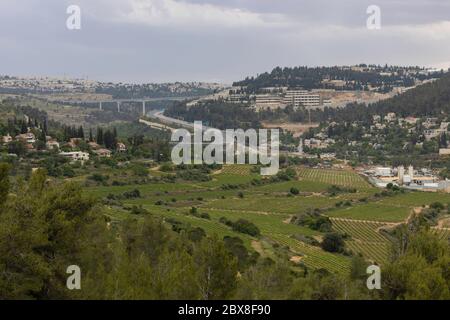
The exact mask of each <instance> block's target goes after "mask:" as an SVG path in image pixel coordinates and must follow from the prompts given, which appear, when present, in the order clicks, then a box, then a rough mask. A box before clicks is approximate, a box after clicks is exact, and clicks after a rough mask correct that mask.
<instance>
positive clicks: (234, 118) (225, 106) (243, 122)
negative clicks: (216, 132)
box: [164, 100, 261, 129]
mask: <svg viewBox="0 0 450 320" xmlns="http://www.w3.org/2000/svg"><path fill="white" fill-rule="evenodd" d="M164 114H165V115H167V116H169V117H173V118H181V119H183V120H185V121H188V122H194V121H200V120H202V121H203V124H204V125H206V126H210V127H214V128H218V129H233V128H242V129H247V128H259V127H261V124H260V123H259V121H258V117H257V116H255V111H254V110H253V109H251V108H250V107H248V106H246V105H241V104H233V103H228V102H225V101H220V100H219V101H208V102H204V103H201V104H199V105H196V106H195V107H188V106H187V105H186V103H185V102H179V103H175V104H174V105H172V106H170V107H169V108H167V109H166V111H165V112H164Z"/></svg>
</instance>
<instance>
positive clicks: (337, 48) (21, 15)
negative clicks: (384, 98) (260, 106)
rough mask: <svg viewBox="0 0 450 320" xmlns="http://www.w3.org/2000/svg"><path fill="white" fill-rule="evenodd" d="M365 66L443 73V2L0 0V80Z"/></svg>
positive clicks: (219, 75)
mask: <svg viewBox="0 0 450 320" xmlns="http://www.w3.org/2000/svg"><path fill="white" fill-rule="evenodd" d="M69 5H78V6H79V7H80V8H81V30H69V29H67V27H66V20H67V18H68V16H69V15H68V14H67V13H66V9H67V7H68V6H69ZM369 5H377V6H379V7H380V9H381V29H380V30H368V29H367V27H366V20H367V18H368V14H367V13H366V10H367V7H368V6H369ZM363 62H364V63H377V64H385V63H388V64H400V65H421V66H437V67H449V66H450V0H369V1H366V0H209V1H207V0H70V1H66V0H0V74H8V75H18V76H29V75H49V76H64V75H65V76H68V77H89V78H90V79H95V80H101V81H114V82H168V81H216V82H224V83H231V82H232V81H234V80H239V79H242V78H244V77H245V76H251V75H257V74H258V73H262V72H265V71H270V70H271V69H272V68H273V67H275V66H298V65H308V66H317V65H343V64H347V65H349V64H358V63H363Z"/></svg>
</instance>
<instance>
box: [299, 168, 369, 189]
mask: <svg viewBox="0 0 450 320" xmlns="http://www.w3.org/2000/svg"><path fill="white" fill-rule="evenodd" d="M298 174H299V176H300V177H301V178H303V179H304V180H309V181H315V182H322V183H326V184H330V185H336V186H343V187H349V188H356V189H358V190H365V189H371V188H372V187H371V185H370V184H369V183H368V182H367V181H366V180H364V179H363V178H362V177H361V176H360V175H358V174H356V173H354V172H351V171H344V170H330V169H310V168H300V169H299V170H298Z"/></svg>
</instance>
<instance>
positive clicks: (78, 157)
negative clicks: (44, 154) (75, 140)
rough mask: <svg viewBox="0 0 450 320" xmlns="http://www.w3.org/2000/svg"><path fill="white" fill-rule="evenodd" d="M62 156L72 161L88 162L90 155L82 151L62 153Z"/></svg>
mask: <svg viewBox="0 0 450 320" xmlns="http://www.w3.org/2000/svg"><path fill="white" fill-rule="evenodd" d="M59 155H60V156H63V157H65V158H68V159H71V160H72V161H87V160H89V153H87V152H81V151H73V152H60V153H59Z"/></svg>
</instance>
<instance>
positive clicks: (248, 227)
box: [231, 219, 261, 237]
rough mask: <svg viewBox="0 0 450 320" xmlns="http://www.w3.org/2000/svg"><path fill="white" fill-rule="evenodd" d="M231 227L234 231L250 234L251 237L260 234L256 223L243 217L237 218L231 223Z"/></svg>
mask: <svg viewBox="0 0 450 320" xmlns="http://www.w3.org/2000/svg"><path fill="white" fill-rule="evenodd" d="M231 228H232V229H233V230H234V231H237V232H241V233H245V234H248V235H251V236H252V237H258V236H259V235H260V234H261V232H260V231H259V229H258V227H257V226H256V225H254V224H253V223H252V222H250V221H248V220H245V219H239V220H237V221H236V222H234V223H233V225H232V226H231Z"/></svg>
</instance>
